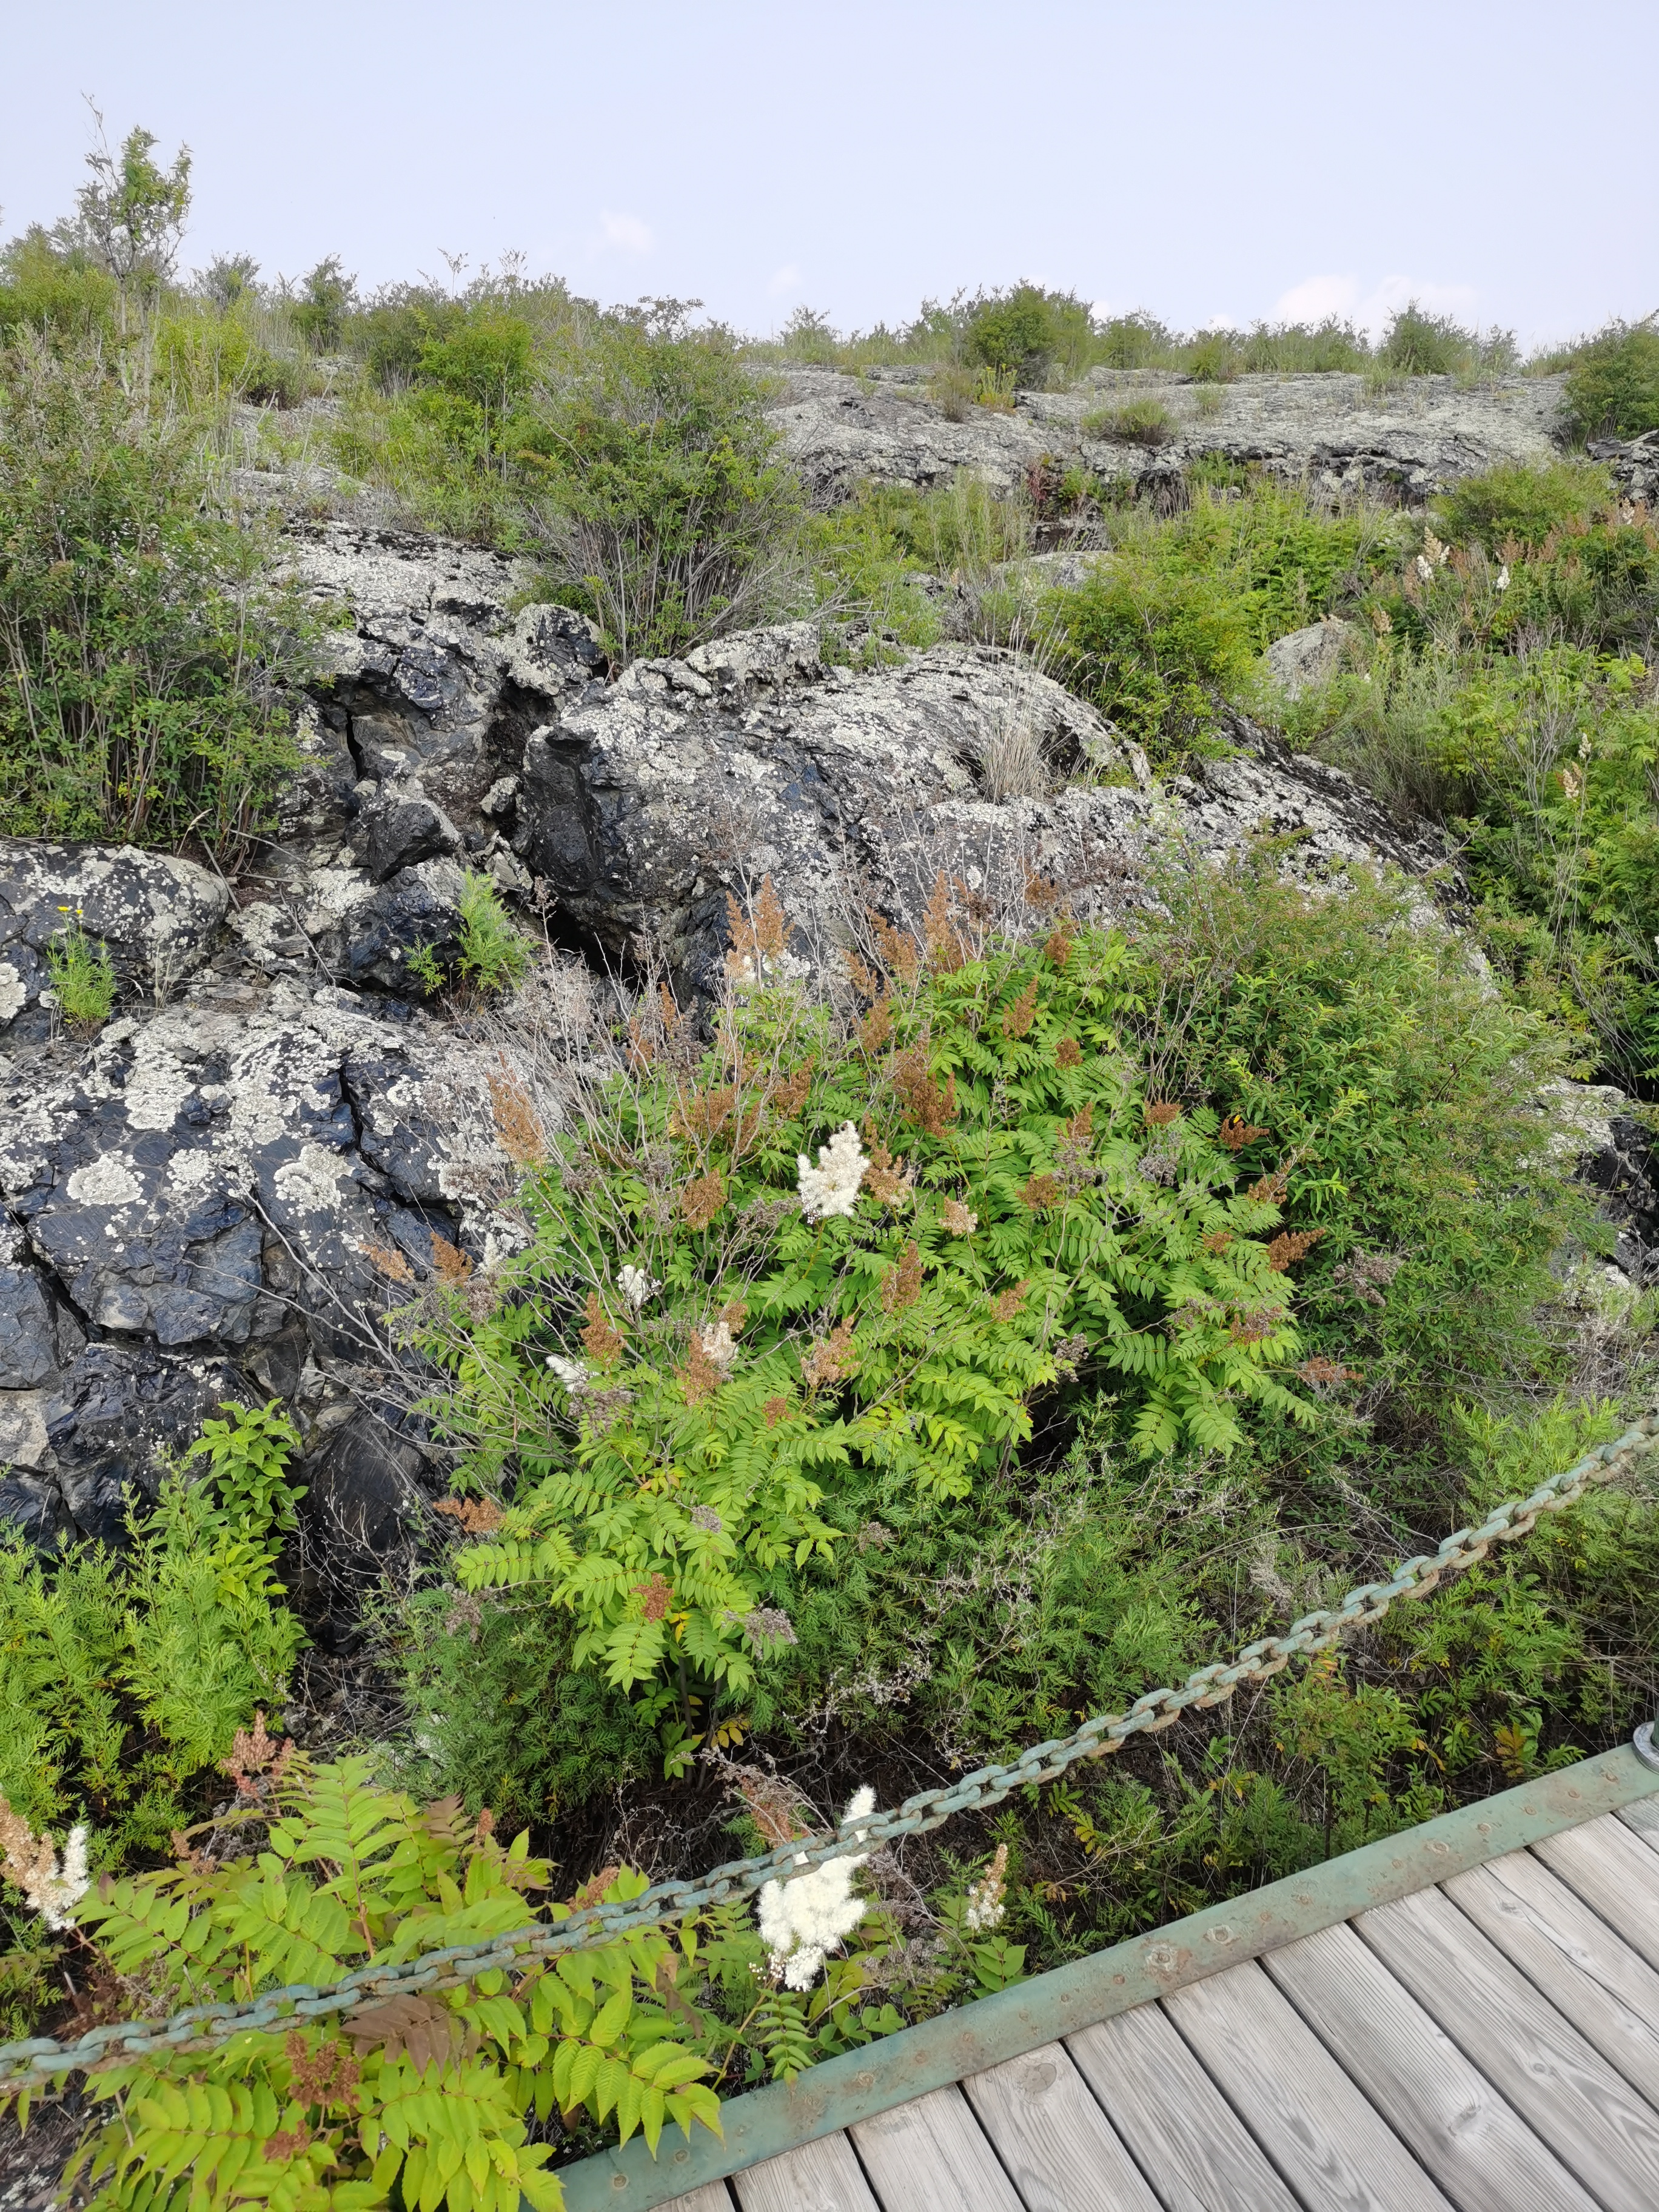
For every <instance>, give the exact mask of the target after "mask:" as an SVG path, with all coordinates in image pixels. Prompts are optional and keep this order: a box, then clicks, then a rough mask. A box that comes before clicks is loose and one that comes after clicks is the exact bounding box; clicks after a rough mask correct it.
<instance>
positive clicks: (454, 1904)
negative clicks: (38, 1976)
mask: <svg viewBox="0 0 1659 2212" xmlns="http://www.w3.org/2000/svg"><path fill="white" fill-rule="evenodd" d="M275 1795H276V1807H275V1808H274V1809H273V1810H272V1811H271V1812H270V1815H269V1818H268V1820H267V1821H266V1824H265V1830H264V1837H263V1838H262V1842H263V1848H261V1849H259V1850H258V1851H257V1852H251V1853H246V1854H244V1855H242V1856H238V1857H229V1858H227V1859H224V1860H222V1861H215V1860H213V1859H212V1858H210V1857H207V1856H205V1855H191V1856H189V1857H185V1858H184V1859H183V1860H182V1861H181V1862H180V1863H179V1864H178V1865H176V1866H174V1867H173V1868H172V1869H168V1870H167V1871H165V1872H161V1873H156V1874H143V1875H131V1876H129V1877H127V1878H125V1879H124V1880H120V1881H114V1880H111V1879H108V1878H106V1880H105V1881H103V1882H102V1883H101V1884H100V1887H99V1888H98V1890H97V1892H96V1893H95V1895H94V1897H93V1898H91V1899H88V1901H87V1902H86V1904H85V1905H83V1906H82V1916H81V1917H82V1923H83V1926H84V1928H85V1929H86V1931H87V1932H88V1935H89V1936H90V1937H91V1939H92V1941H93V1942H94V1943H95V1945H96V1947H97V1949H98V1951H99V1952H100V1954H101V1957H102V1960H103V1962H104V1964H105V1966H106V1968H107V1969H108V1970H109V1971H110V1972H113V1973H116V1974H118V1975H121V1976H123V1977H131V1978H134V1979H136V1980H137V1981H138V1982H139V1983H141V1984H142V1985H143V1987H144V1989H145V1990H147V1991H148V1992H149V1993H150V1996H151V1997H152V1999H153V2000H154V2002H155V2003H156V2005H157V2006H158V2008H161V2007H166V2008H172V2007H173V2006H176V2005H179V2004H182V2003H185V2002H212V2001H214V2000H216V1999H217V2000H226V1999H236V1998H246V1997H249V1996H254V1995H257V1994H258V1992H259V1991H260V1990H265V1989H270V1988H272V1987H275V1986H277V1985H279V1984H283V1983H286V1982H290V1981H295V1980H299V1981H310V1982H315V1983H319V1984H320V1983H327V1982H331V1981H334V1980H337V1978H339V1976H340V1975H341V1974H342V1973H343V1972H349V1971H350V1970H351V1969H352V1968H353V1967H355V1966H362V1965H365V1964H370V1965H380V1964H386V1963H392V1962H394V1961H398V1960H404V1959H408V1958H411V1957H414V1956H416V1955H418V1954H421V1953H422V1952H425V1951H428V1950H434V1949H441V1948H445V1947H447V1946H448V1945H451V1944H459V1943H467V1942H476V1941H477V1940H479V1939H480V1938H483V1937H485V1936H491V1935H501V1934H505V1933H507V1932H508V1931H510V1930H513V1929H520V1928H524V1927H526V1926H529V1925H531V1924H532V1923H534V1922H535V1921H536V1920H537V1919H538V1917H539V1918H545V1919H550V1920H558V1919H562V1918H565V1917H568V1912H569V1907H568V1906H567V1905H552V1906H550V1907H549V1908H546V1910H545V1911H544V1912H543V1913H541V1914H538V1911H537V1910H536V1908H535V1906H534V1905H533V1904H532V1902H531V1897H532V1893H534V1892H536V1891H538V1890H540V1889H543V1888H544V1887H545V1885H546V1881H547V1874H548V1869H547V1867H546V1864H545V1863H544V1862H542V1861H539V1860H536V1859H532V1857H530V1856H529V1850H528V1843H527V1838H526V1837H525V1836H522V1835H521V1836H520V1837H519V1838H516V1839H515V1840H514V1841H513V1843H512V1844H507V1845H505V1846H504V1845H503V1844H501V1843H500V1842H499V1841H498V1840H497V1839H496V1838H495V1835H494V1834H493V1832H492V1831H491V1824H490V1822H489V1819H488V1817H487V1816H485V1817H483V1818H481V1819H480V1820H478V1821H477V1823H471V1822H468V1821H466V1820H465V1819H463V1818H462V1817H461V1816H460V1815H459V1811H458V1808H457V1806H456V1804H455V1802H454V1801H453V1800H452V1801H446V1802H444V1803H442V1804H440V1805H436V1806H430V1807H427V1808H422V1807H420V1806H418V1805H417V1804H416V1802H414V1800H413V1799H411V1798H410V1797H408V1796H405V1795H404V1794H403V1793H401V1792H399V1791H397V1790H386V1789H384V1788H381V1787H380V1785H379V1784H377V1783H376V1782H375V1780H374V1775H373V1771H372V1769H371V1767H370V1765H369V1763H368V1761H367V1760H364V1759H345V1760H341V1761H339V1762H337V1763H336V1764H333V1765H311V1764H309V1763H308V1762H307V1761H306V1760H304V1759H301V1758H297V1757H295V1758H293V1759H290V1761H289V1763H288V1764H287V1765H286V1766H285V1768H284V1771H283V1775H282V1777H281V1778H280V1780H279V1781H278V1782H277V1783H276V1787H275ZM232 1817H233V1818H234V1816H232ZM643 1887H645V1884H644V1881H643V1878H642V1877H641V1876H639V1875H632V1874H629V1873H623V1874H621V1875H617V1877H616V1878H615V1879H614V1880H613V1881H612V1882H611V1886H610V1887H609V1888H608V1889H607V1890H606V1891H605V1897H606V1898H607V1899H613V1898H621V1897H627V1896H634V1895H637V1894H638V1893H639V1892H640V1891H641V1889H642V1888H643ZM681 1956H682V1954H681V1952H680V1951H679V1950H678V1948H677V1947H676V1944H675V1943H674V1942H673V1941H672V1940H671V1938H670V1937H669V1936H666V1935H664V1934H662V1933H660V1932H659V1931H656V1930H652V1931H649V1932H647V1933H644V1934H641V1935H638V1936H627V1937H623V1938H619V1939H617V1940H616V1941H614V1942H610V1943H605V1944H602V1945H600V1946H599V1947H597V1948H594V1949H592V1950H587V1951H579V1952H575V1953H573V1954H569V1955H568V1956H565V1957H562V1958H560V1959H558V1960H556V1961H553V1962H552V1963H550V1964H544V1963H542V1962H540V1961H538V1960H534V1959H533V1958H527V1959H526V1961H525V1963H524V1965H523V1966H522V1968H521V1969H520V1970H519V1971H516V1972H513V1973H512V1974H510V1975H509V1974H507V1973H506V1972H492V1973H489V1974H487V1975H485V1976H483V1977H482V1978H480V1979H479V1980H477V1982H475V1983H472V1984H469V1985H467V1986H466V1987H465V1988H462V1989H457V1990H446V1991H442V1992H430V1991H428V1992H422V1993H410V1995H408V1996H395V1997H392V1998H389V1999H386V2000H382V2001H378V2002H368V2003H366V2004H364V2005H362V2006H360V2007H359V2008H357V2009H356V2011H355V2012H353V2013H350V2014H349V2015H346V2016H345V2018H344V2019H343V2021H337V2022H330V2023H327V2024H325V2025H322V2024H319V2025H315V2026H307V2027H286V2028H282V2029H278V2030H276V2031H273V2032H270V2033H253V2032H249V2033H246V2034H243V2035H240V2036H239V2037H238V2038H237V2039H235V2041H234V2042H233V2043H231V2044H229V2045H225V2046H224V2047H222V2049H220V2050H218V2051H209V2052H201V2053H191V2054H184V2053H181V2054H179V2055H177V2056H174V2057H167V2058H165V2059H160V2060H149V2061H146V2062H144V2063H141V2064H134V2065H127V2066H121V2067H117V2068H114V2069H110V2070H108V2071H106V2072H101V2073H98V2074H94V2075H93V2076H92V2077H91V2078H90V2081H89V2083H88V2087H89V2091H90V2093H91V2096H92V2098H93V2099H94V2100H95V2105H96V2106H97V2107H98V2108H99V2109H100V2112H101V2114H102V2117H101V2118H100V2120H98V2121H97V2122H96V2123H95V2124H94V2127H93V2128H92V2130H91V2131H90V2133H89V2135H88V2139H87V2141H86V2142H85V2143H84V2144H83V2145H82V2148H81V2150H80V2152H79V2153H78V2154H77V2159H76V2165H75V2166H74V2168H73V2171H74V2172H75V2173H76V2176H77V2177H78V2178H81V2179H83V2180H84V2182H85V2184H86V2185H88V2186H89V2187H90V2188H91V2189H93V2190H94V2191H95V2192H96V2194H95V2197H94V2202H95V2203H96V2204H97V2205H98V2206H99V2207H100V2208H102V2212H229V2209H230V2208H232V2207H234V2206H237V2205H244V2204H246V2205H260V2206H268V2207H270V2208H272V2212H368V2208H370V2207H375V2206H380V2205H384V2204H386V2203H401V2204H403V2205H404V2206H405V2207H409V2208H413V2207H416V2206H419V2207H422V2208H423V2212H443V2209H445V2208H447V2212H518V2208H519V2206H520V2202H521V2201H522V2202H523V2203H528V2204H529V2205H530V2206H532V2208H533V2209H534V2212H556V2208H557V2207H558V2206H559V2204H560V2203H561V2202H562V2192H561V2191H560V2188H559V2184H558V2181H557V2179H556V2176H555V2175H553V2174H551V2173H550V2172H548V2171H547V2162H548V2160H549V2158H550V2150H549V2148H548V2146H547V2145H546V2144H545V2143H544V2142H532V2140H531V2136H532V2134H533V2133H536V2132H537V2130H535V2129H534V2127H533V2126H532V2122H534V2121H538V2120H539V2121H545V2120H546V2119H547V2118H548V2116H549V2115H550V2113H551V2112H555V2111H557V2112H561V2113H562V2114H563V2115H564V2116H565V2117H566V2118H567V2119H573V2118H574V2117H575V2116H576V2115H577V2114H578V2113H579V2112H585V2113H586V2115H587V2117H588V2118H589V2119H591V2120H592V2122H594V2123H595V2124H600V2125H604V2126H607V2127H608V2128H609V2129H610V2130H611V2131H613V2132H614V2134H615V2135H616V2136H617V2139H618V2140H620V2141H622V2142H627V2140H628V2139H629V2136H632V2135H634V2134H635V2133H643V2134H644V2135H645V2136H646V2137H647V2141H648V2142H650V2143H651V2145H652V2147H653V2149H654V2148H655V2147H656V2145H657V2142H658V2141H659V2137H660V2136H661V2133H662V2130H663V2129H664V2128H665V2126H668V2125H670V2124H674V2125H678V2126H679V2127H682V2128H684V2130H685V2131H686V2133H687V2134H688V2135H689V2134H690V2130H691V2127H692V2125H693V2124H694V2123H700V2124H703V2125H706V2126H708V2127H711V2128H714V2129H716V2130H718V2127H719V2102H718V2100H717V2098H716V2096H715V2094H714V2090H713V2089H712V2088H711V2087H709V2086H708V2082H707V2081H706V2080H705V2078H704V2077H705V2076H706V2075H707V2074H708V2071H709V2067H708V2062H707V2060H706V2059H705V2058H704V2057H702V2056H701V2055H699V2051H698V2049H697V2048H696V2045H699V2044H701V2043H702V2042H704V2041H706V2040H708V2037H709V2034H710V2030H709V2028H708V2025H707V2024H706V2023H704V2022H703V2021H702V2020H701V2019H700V2017H699V2016H698V2015H696V2014H695V2013H694V2012H693V2011H692V2009H691V2008H690V2007H689V2006H687V2005H686V2004H685V2003H684V2002H683V2001H681V2002H678V2008H677V2012H678V2016H677V2017H676V2018H671V2015H670V2013H669V2011H668V2010H667V2009H666V2008H665V2006H664V2005H663V2003H662V2002H659V1996H658V1992H659V1990H660V1989H665V1988H669V1989H671V1986H672V1983H673V1980H674V1977H675V1974H676V1972H677V1971H678V1963H679V1960H680V1958H681ZM688 2022H689V2024H690V2028H691V2030H692V2033H691V2036H690V2039H689V2040H688V2039H687V2038H686V2036H685V2034H684V2027H685V2026H686V2024H687V2023H688ZM677 2027H678V2029H679V2030H680V2032H679V2033H676V2032H675V2031H676V2028H677Z"/></svg>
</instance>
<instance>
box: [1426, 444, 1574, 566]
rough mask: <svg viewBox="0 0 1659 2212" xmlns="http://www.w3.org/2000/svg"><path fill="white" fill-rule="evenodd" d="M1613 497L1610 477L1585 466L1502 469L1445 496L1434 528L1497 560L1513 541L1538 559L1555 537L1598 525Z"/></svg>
mask: <svg viewBox="0 0 1659 2212" xmlns="http://www.w3.org/2000/svg"><path fill="white" fill-rule="evenodd" d="M1612 496H1613V486H1612V484H1611V483H1610V482H1609V480H1608V477H1607V471H1606V470H1605V469H1602V468H1597V467H1595V466H1593V465H1590V464H1589V463H1587V462H1583V461H1552V462H1547V463H1546V464H1545V465H1543V466H1542V467H1529V466H1526V465H1522V464H1519V463H1510V464H1507V465H1499V466H1498V467H1497V468H1495V469H1488V470H1486V471H1485V473H1484V474H1483V475H1480V476H1474V477H1463V478H1462V481H1461V482H1460V483H1455V484H1454V485H1453V486H1452V487H1451V489H1449V491H1445V492H1443V493H1442V494H1441V495H1440V496H1439V498H1438V499H1437V501H1435V507H1434V514H1435V527H1436V529H1437V531H1438V532H1440V534H1441V536H1442V537H1443V538H1444V539H1446V541H1447V542H1448V543H1449V544H1454V545H1461V544H1468V543H1469V542H1471V541H1473V542H1474V543H1476V544H1480V545H1483V546H1484V547H1485V548H1486V551H1487V552H1488V553H1490V554H1496V553H1498V549H1499V548H1500V547H1501V546H1502V545H1503V544H1504V543H1505V541H1506V540H1515V541H1518V543H1519V544H1521V545H1522V546H1523V547H1524V548H1525V549H1526V550H1527V551H1528V552H1529V553H1536V552H1538V551H1540V550H1541V548H1542V547H1543V545H1544V544H1545V542H1546V541H1547V539H1548V538H1551V537H1552V536H1553V535H1554V534H1555V533H1556V532H1560V531H1563V530H1573V529H1579V528H1583V527H1585V526H1588V525H1589V523H1590V522H1591V521H1592V520H1600V518H1601V516H1602V515H1603V514H1604V513H1606V512H1607V507H1608V505H1609V503H1610V501H1611V500H1612ZM1511 557H1513V556H1511Z"/></svg>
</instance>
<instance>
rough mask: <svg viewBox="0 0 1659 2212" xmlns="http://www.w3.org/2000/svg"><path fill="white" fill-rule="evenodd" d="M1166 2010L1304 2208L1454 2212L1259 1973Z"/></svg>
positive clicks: (1202, 1990)
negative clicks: (1305, 2206)
mask: <svg viewBox="0 0 1659 2212" xmlns="http://www.w3.org/2000/svg"><path fill="white" fill-rule="evenodd" d="M1164 2010H1165V2011H1166V2012H1167V2013H1168V2014H1169V2015H1170V2019H1171V2020H1173V2021H1174V2022H1175V2024H1176V2027H1178V2028H1179V2029H1180V2031H1181V2033H1182V2035H1183V2036H1184V2037H1185V2039H1186V2040H1187V2041H1188V2043H1189V2044H1190V2045H1191V2046H1192V2048H1193V2050H1194V2052H1195V2053H1196V2054H1197V2056H1198V2058H1199V2060H1200V2063H1201V2064H1202V2065H1203V2067H1204V2069H1205V2070H1206V2073H1208V2074H1209V2075H1210V2076H1211V2078H1212V2080H1213V2081H1216V2082H1217V2083H1218V2085H1219V2086H1220V2087H1221V2089H1222V2090H1223V2091H1224V2092H1225V2095H1226V2097H1227V2099H1228V2100H1229V2102H1230V2103H1231V2106H1232V2107H1233V2109H1234V2111H1235V2112H1237V2114H1238V2116H1239V2118H1241V2119H1242V2120H1243V2123H1244V2124H1245V2126H1246V2127H1247V2128H1249V2131H1250V2133H1251V2134H1252V2135H1253V2136H1255V2139H1256V2141H1257V2142H1259V2143H1260V2144H1261V2148H1262V2149H1263V2150H1264V2151H1266V2152H1267V2155H1268V2157H1269V2158H1270V2159H1271V2160H1273V2164H1274V2166H1277V2167H1278V2169H1279V2172H1280V2173H1281V2174H1283V2175H1284V2177H1285V2180H1286V2181H1288V2182H1289V2184H1290V2185H1291V2188H1292V2189H1293V2190H1295V2191H1296V2193H1297V2196H1298V2197H1300V2198H1301V2199H1302V2202H1303V2203H1304V2204H1316V2205H1318V2206H1319V2207H1320V2212H1452V2208H1451V2206H1450V2204H1449V2200H1448V2198H1447V2197H1445V2195H1444V2194H1443V2191H1440V2190H1439V2189H1437V2187H1436V2186H1435V2185H1434V2183H1433V2182H1432V2181H1431V2180H1430V2179H1429V2177H1428V2175H1427V2174H1426V2173H1425V2172H1424V2170H1423V2168H1422V2167H1421V2166H1419V2164H1418V2162H1417V2160H1416V2159H1415V2158H1414V2157H1413V2154H1411V2152H1410V2151H1408V2150H1407V2148H1406V2147H1405V2145H1404V2144H1403V2143H1402V2142H1401V2140H1400V2138H1399V2136H1396V2135H1395V2132H1394V2130H1392V2129H1391V2128H1390V2127H1389V2124H1388V2123H1387V2122H1386V2121H1385V2120H1383V2119H1382V2118H1379V2116H1378V2114H1377V2112H1376V2108H1375V2106H1372V2105H1370V2103H1368V2102H1367V2100H1366V2099H1365V2098H1364V2095H1363V2094H1362V2093H1361V2092H1360V2091H1359V2090H1358V2089H1357V2088H1356V2087H1354V2085H1353V2083H1352V2081H1350V2079H1349V2078H1348V2076H1347V2075H1346V2074H1345V2073H1344V2072H1343V2070H1342V2069H1341V2067H1340V2065H1339V2064H1338V2063H1337V2062H1336V2060H1335V2059H1334V2058H1333V2057H1332V2056H1331V2054H1330V2052H1329V2051H1327V2050H1326V2048H1325V2046H1324V2045H1323V2044H1322V2043H1321V2041H1320V2040H1319V2039H1318V2037H1317V2036H1316V2034H1315V2033H1314V2032H1313V2030H1312V2029H1311V2028H1310V2027H1309V2026H1308V2025H1307V2023H1306V2021H1304V2020H1303V2019H1302V2017H1301V2016H1300V2015H1299V2014H1298V2013H1297V2010H1296V2008H1295V2007H1294V2006H1293V2005H1292V2004H1291V2001H1290V1999H1289V1998H1288V1997H1287V1996H1285V1993H1284V1992H1283V1990H1279V1989H1276V1988H1275V1987H1274V1985H1273V1983H1272V1982H1271V1981H1269V1980H1268V1978H1267V1975H1266V1974H1265V1973H1264V1972H1262V1970H1261V1967H1260V1966H1255V1965H1251V1966H1233V1967H1230V1968H1229V1970H1228V1971H1227V1972H1225V1974H1215V1975H1212V1977H1211V1978H1210V1979H1209V1980H1208V1981H1207V1982H1194V1984H1193V1985H1192V1986H1191V1988H1190V1989H1185V1990H1177V1991H1176V1994H1175V1996H1172V1997H1166V1998H1165V1999H1164Z"/></svg>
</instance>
